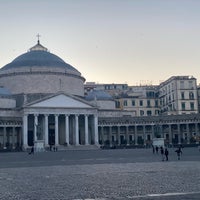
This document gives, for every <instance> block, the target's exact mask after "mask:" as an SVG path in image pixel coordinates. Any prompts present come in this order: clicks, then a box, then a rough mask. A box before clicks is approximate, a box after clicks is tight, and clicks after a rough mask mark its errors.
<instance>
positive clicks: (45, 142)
mask: <svg viewBox="0 0 200 200" xmlns="http://www.w3.org/2000/svg"><path fill="white" fill-rule="evenodd" d="M48 116H49V115H44V117H45V119H44V120H45V121H44V126H45V127H44V131H45V133H44V134H45V135H44V145H45V147H48V146H49V121H48Z"/></svg>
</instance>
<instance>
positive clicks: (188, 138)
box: [186, 124, 190, 144]
mask: <svg viewBox="0 0 200 200" xmlns="http://www.w3.org/2000/svg"><path fill="white" fill-rule="evenodd" d="M186 132H187V144H190V131H189V124H186Z"/></svg>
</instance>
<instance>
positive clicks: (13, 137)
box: [12, 127, 15, 149]
mask: <svg viewBox="0 0 200 200" xmlns="http://www.w3.org/2000/svg"><path fill="white" fill-rule="evenodd" d="M12 148H13V149H14V148H15V127H13V128H12Z"/></svg>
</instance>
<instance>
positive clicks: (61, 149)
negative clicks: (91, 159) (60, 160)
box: [58, 145, 100, 151]
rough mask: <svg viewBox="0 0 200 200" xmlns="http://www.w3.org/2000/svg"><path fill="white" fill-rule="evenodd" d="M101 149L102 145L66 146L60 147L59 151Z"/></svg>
mask: <svg viewBox="0 0 200 200" xmlns="http://www.w3.org/2000/svg"><path fill="white" fill-rule="evenodd" d="M98 149H100V145H78V146H75V145H69V146H65V145H60V146H59V147H58V151H68V150H80V151H83V150H98Z"/></svg>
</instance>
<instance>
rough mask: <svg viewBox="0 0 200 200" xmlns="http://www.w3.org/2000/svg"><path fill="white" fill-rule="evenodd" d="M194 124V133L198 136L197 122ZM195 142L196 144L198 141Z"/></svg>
mask: <svg viewBox="0 0 200 200" xmlns="http://www.w3.org/2000/svg"><path fill="white" fill-rule="evenodd" d="M194 125H195V135H196V136H199V134H198V124H197V123H195V124H194ZM197 144H198V142H197Z"/></svg>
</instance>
